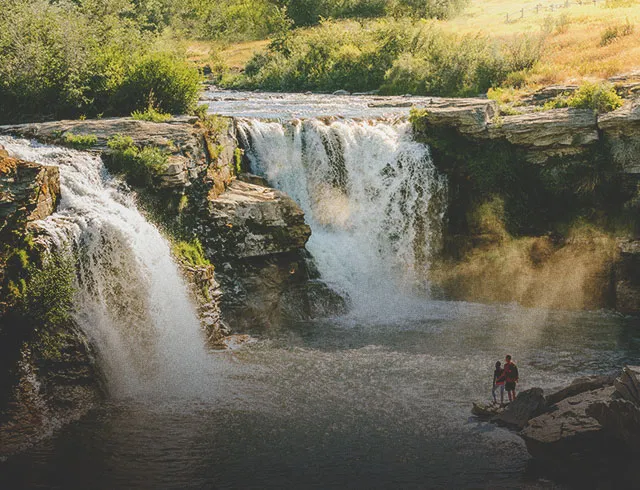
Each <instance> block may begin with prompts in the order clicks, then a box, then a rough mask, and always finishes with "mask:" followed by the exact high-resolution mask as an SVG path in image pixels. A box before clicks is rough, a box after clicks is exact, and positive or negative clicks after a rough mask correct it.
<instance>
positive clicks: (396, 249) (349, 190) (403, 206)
mask: <svg viewBox="0 0 640 490" xmlns="http://www.w3.org/2000/svg"><path fill="white" fill-rule="evenodd" d="M238 129H239V133H240V136H241V138H242V139H243V140H244V146H245V149H246V154H247V157H248V158H249V161H250V162H251V166H252V171H253V172H255V173H257V174H260V175H263V176H264V177H266V178H267V179H268V180H269V182H271V183H272V184H273V185H274V186H275V187H277V188H279V189H281V190H283V191H285V192H286V193H288V194H289V195H290V196H292V197H293V198H294V199H295V200H296V201H297V202H298V203H299V204H300V205H301V207H302V208H303V210H304V211H305V214H306V219H307V221H308V222H309V224H310V225H311V228H312V231H313V233H312V236H311V239H310V241H309V243H308V248H309V250H310V251H311V253H312V254H313V256H314V258H315V260H316V263H317V266H318V269H319V270H320V272H321V274H322V277H323V279H324V280H325V281H327V282H328V283H329V284H331V285H332V286H333V287H335V288H336V289H337V290H338V291H339V292H342V293H346V294H348V295H349V296H350V298H351V299H352V301H353V303H354V306H356V307H360V308H362V309H370V308H372V307H377V306H378V305H381V304H388V302H389V300H390V298H397V297H399V296H400V295H402V294H407V293H410V292H412V291H415V290H416V288H418V289H424V288H425V287H426V286H427V285H426V284H425V281H426V277H427V272H428V268H429V262H430V259H431V258H432V256H433V253H434V252H435V251H436V250H437V249H438V247H439V244H440V241H441V237H442V220H443V215H444V210H445V202H446V180H445V178H444V177H443V176H441V175H439V174H438V173H437V171H436V169H435V167H434V165H433V163H432V161H431V157H430V155H429V149H428V147H427V146H426V145H423V144H421V143H418V142H416V141H414V140H413V138H412V132H411V125H410V123H409V122H407V121H406V120H395V121H384V120H375V121H359V120H343V119H337V120H322V119H310V120H305V121H300V120H295V121H292V122H290V123H279V122H264V121H259V120H240V121H239V122H238ZM399 293H400V294H399Z"/></svg>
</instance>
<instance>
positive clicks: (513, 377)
mask: <svg viewBox="0 0 640 490" xmlns="http://www.w3.org/2000/svg"><path fill="white" fill-rule="evenodd" d="M504 377H505V384H504V389H505V390H506V391H507V395H508V396H509V401H510V402H512V401H514V400H515V399H516V383H517V382H518V367H517V366H516V365H515V364H514V363H513V362H511V356H509V355H507V357H505V364H504Z"/></svg>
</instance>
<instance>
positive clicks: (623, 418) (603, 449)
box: [472, 366, 640, 468]
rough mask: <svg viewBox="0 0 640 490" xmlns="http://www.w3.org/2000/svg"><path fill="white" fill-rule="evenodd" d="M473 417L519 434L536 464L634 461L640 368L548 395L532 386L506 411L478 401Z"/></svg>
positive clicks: (639, 448) (639, 445)
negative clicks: (625, 459)
mask: <svg viewBox="0 0 640 490" xmlns="http://www.w3.org/2000/svg"><path fill="white" fill-rule="evenodd" d="M472 413H473V414H474V415H476V416H477V417H479V418H481V419H483V420H488V421H490V422H494V423H497V424H500V425H504V426H506V427H509V428H511V429H513V430H516V431H517V433H518V435H519V436H520V437H522V439H523V440H524V441H525V444H526V446H527V450H528V451H529V453H530V454H531V456H532V457H533V458H534V459H535V460H538V461H542V462H544V463H545V464H549V465H551V466H554V467H557V468H566V467H569V466H570V467H573V466H576V465H580V464H585V463H588V462H593V461H597V462H598V463H599V464H607V462H608V463H615V464H618V463H619V461H620V458H627V459H628V460H629V461H631V460H633V458H637V457H638V454H640V442H639V441H640V366H625V367H624V368H623V370H622V372H621V373H620V375H619V376H590V377H585V378H579V379H576V380H575V381H574V382H573V383H572V384H571V385H569V386H567V387H565V388H563V389H561V390H559V391H556V392H554V393H550V394H548V395H546V396H545V395H544V392H543V390H542V389H541V388H531V389H528V390H525V391H522V392H521V393H519V394H518V397H517V399H516V400H515V401H514V402H512V403H510V404H508V405H507V406H506V407H504V408H502V407H499V406H497V405H484V404H481V403H476V404H474V405H473V408H472Z"/></svg>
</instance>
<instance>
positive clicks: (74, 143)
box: [62, 131, 98, 150]
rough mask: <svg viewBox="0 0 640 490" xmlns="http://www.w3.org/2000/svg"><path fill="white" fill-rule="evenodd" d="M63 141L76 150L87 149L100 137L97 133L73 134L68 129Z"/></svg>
mask: <svg viewBox="0 0 640 490" xmlns="http://www.w3.org/2000/svg"><path fill="white" fill-rule="evenodd" d="M62 142H63V143H64V144H65V145H67V146H70V147H71V148H75V149H76V150H86V149H88V148H91V147H92V146H93V145H95V144H96V143H97V142H98V137H97V136H96V135H95V134H73V133H72V132H71V131H68V132H66V133H64V136H63V137H62Z"/></svg>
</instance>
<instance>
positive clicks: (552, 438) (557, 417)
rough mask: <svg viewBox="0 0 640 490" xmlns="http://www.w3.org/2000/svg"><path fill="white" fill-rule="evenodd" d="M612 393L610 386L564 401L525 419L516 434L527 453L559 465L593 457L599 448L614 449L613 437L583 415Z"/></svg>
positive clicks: (596, 455)
mask: <svg viewBox="0 0 640 490" xmlns="http://www.w3.org/2000/svg"><path fill="white" fill-rule="evenodd" d="M614 392H615V389H614V388H613V387H612V386H610V387H606V388H600V389H598V390H593V391H587V392H584V393H581V394H579V395H575V396H572V397H569V398H565V399H564V400H562V401H560V402H558V403H557V404H555V405H553V406H552V407H550V409H549V410H548V411H547V412H546V413H544V414H542V415H539V416H538V417H535V418H533V419H531V420H529V423H528V425H527V426H526V427H525V428H524V429H523V430H522V431H521V432H520V436H521V437H522V438H523V439H524V441H525V443H526V445H527V449H528V451H529V453H530V454H531V455H532V456H533V457H535V458H539V459H543V460H550V461H555V462H556V463H560V462H562V461H564V460H582V459H585V458H593V457H596V458H597V457H598V454H599V453H600V451H602V450H603V448H607V447H611V446H614V445H615V444H616V439H615V437H613V436H612V435H611V434H609V433H607V432H606V431H603V430H602V425H601V424H600V422H598V420H596V419H595V418H594V417H592V416H591V415H589V414H588V413H587V410H588V409H589V407H591V406H592V405H593V404H594V403H597V402H603V401H608V400H611V399H612V398H611V397H612V395H613V393H614Z"/></svg>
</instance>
